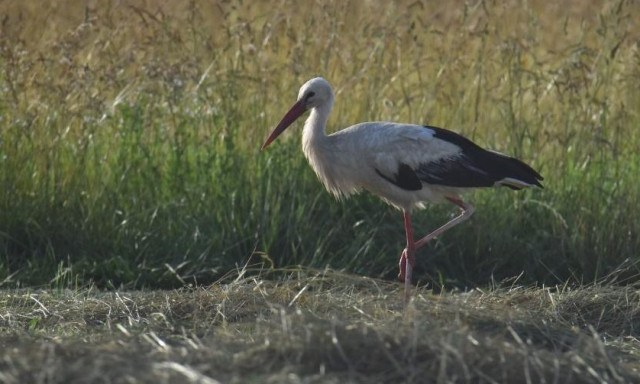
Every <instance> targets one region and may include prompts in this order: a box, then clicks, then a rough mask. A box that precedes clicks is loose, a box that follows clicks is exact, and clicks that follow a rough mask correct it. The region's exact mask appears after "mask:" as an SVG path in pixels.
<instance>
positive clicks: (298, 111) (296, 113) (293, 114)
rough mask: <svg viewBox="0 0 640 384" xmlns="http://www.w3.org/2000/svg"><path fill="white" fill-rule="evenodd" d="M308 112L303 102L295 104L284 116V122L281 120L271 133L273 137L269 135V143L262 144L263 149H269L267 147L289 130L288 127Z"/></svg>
mask: <svg viewBox="0 0 640 384" xmlns="http://www.w3.org/2000/svg"><path fill="white" fill-rule="evenodd" d="M306 111H307V108H306V107H305V106H304V102H303V101H302V100H299V101H297V102H296V103H295V104H293V106H292V107H291V109H289V112H287V114H286V115H284V117H283V118H282V120H280V122H279V123H278V125H277V126H276V127H275V128H274V130H273V132H271V135H269V137H268V138H267V141H265V142H264V144H262V149H265V148H267V146H268V145H269V144H271V142H272V141H273V140H275V139H276V138H277V137H278V136H280V134H281V133H282V132H284V130H285V129H287V127H288V126H290V125H291V124H293V122H294V121H296V119H297V118H298V117H300V116H301V115H302V114H303V113H305V112H306Z"/></svg>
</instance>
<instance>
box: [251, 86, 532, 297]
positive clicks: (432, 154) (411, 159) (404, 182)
mask: <svg viewBox="0 0 640 384" xmlns="http://www.w3.org/2000/svg"><path fill="white" fill-rule="evenodd" d="M333 101H334V95H333V89H332V88H331V85H330V84H329V82H328V81H327V80H325V79H324V78H322V77H316V78H314V79H311V80H309V81H307V82H306V83H305V84H304V85H303V86H302V88H300V91H299V92H298V100H297V101H296V103H295V104H293V106H292V107H291V109H290V110H289V111H288V112H287V114H286V115H285V116H284V117H283V118H282V120H281V121H280V123H278V125H277V126H276V127H275V129H274V130H273V132H272V133H271V135H270V136H269V137H268V138H267V140H266V141H265V143H264V144H263V145H262V149H265V148H266V147H267V146H268V145H269V144H270V143H271V142H272V141H274V140H275V139H276V138H277V137H278V136H279V135H280V134H281V133H282V132H283V131H284V130H285V129H286V128H287V127H288V126H289V125H291V124H292V123H293V122H294V121H295V120H296V119H297V118H298V117H300V116H301V115H302V114H304V113H305V112H306V111H308V110H311V114H310V115H309V117H308V118H307V121H306V122H305V124H304V129H303V131H302V150H303V151H304V154H305V156H306V157H307V159H308V160H309V163H310V164H311V167H312V168H313V170H314V171H315V172H316V174H317V175H318V178H319V179H320V181H321V182H322V184H324V186H325V187H326V188H327V190H328V191H329V192H331V193H332V194H333V195H335V196H336V197H337V198H342V197H346V196H349V195H351V194H353V193H357V192H359V191H360V190H362V189H366V190H368V191H370V192H372V193H374V194H376V195H378V196H379V197H381V198H382V199H383V200H384V201H386V202H387V203H389V204H391V205H392V206H394V207H396V208H398V209H401V210H402V211H403V212H404V226H405V231H406V235H407V247H406V248H405V249H404V250H403V251H402V255H401V256H400V262H399V268H400V274H399V275H398V278H399V279H400V280H401V281H402V280H404V282H405V302H408V301H409V299H410V292H411V274H412V269H413V267H414V265H415V251H416V250H417V249H418V248H420V247H422V246H424V245H425V244H426V243H427V242H429V240H431V239H433V238H435V237H437V236H439V235H441V234H443V233H444V232H445V231H447V230H448V229H450V228H452V227H453V226H455V225H457V224H459V223H461V222H463V221H465V220H467V219H468V218H469V217H470V216H471V215H472V214H473V207H472V206H471V205H470V204H468V203H466V202H464V201H463V200H462V197H461V195H462V193H463V192H465V191H467V190H468V189H469V188H480V187H494V186H505V187H509V188H511V189H516V190H517V189H523V188H527V187H533V186H538V187H542V184H540V181H541V180H543V178H542V176H540V174H539V173H538V172H536V171H535V170H533V169H532V168H531V167H530V166H528V165H527V164H525V163H523V162H522V161H520V160H518V159H514V158H512V157H509V156H507V155H504V154H501V153H498V152H494V151H488V150H485V149H483V148H481V147H479V146H478V145H476V144H475V143H473V142H472V141H471V140H469V139H467V138H465V137H463V136H461V135H458V134H457V133H454V132H451V131H448V130H446V129H442V128H437V127H432V126H426V125H425V126H423V125H413V124H398V123H389V122H381V121H380V122H368V123H360V124H356V125H353V126H351V127H348V128H345V129H343V130H341V131H338V132H335V133H333V134H331V135H327V134H326V132H325V128H326V125H327V120H328V118H329V114H330V113H331V109H332V108H333ZM444 200H448V201H450V202H452V203H453V204H455V205H457V206H458V207H460V210H461V213H460V215H459V216H457V217H455V218H453V219H452V220H451V221H449V222H448V223H446V224H444V225H443V226H442V227H440V228H438V229H436V230H435V231H433V232H432V233H430V234H428V235H426V236H425V237H423V238H421V239H419V240H417V241H416V240H414V237H413V229H412V227H411V210H412V209H413V208H424V203H425V202H431V203H436V202H440V201H444ZM407 261H408V262H407Z"/></svg>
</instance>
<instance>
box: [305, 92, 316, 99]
mask: <svg viewBox="0 0 640 384" xmlns="http://www.w3.org/2000/svg"><path fill="white" fill-rule="evenodd" d="M315 95H316V93H315V92H309V93H307V96H306V97H305V99H306V100H309V99H310V98H312V97H313V96H315Z"/></svg>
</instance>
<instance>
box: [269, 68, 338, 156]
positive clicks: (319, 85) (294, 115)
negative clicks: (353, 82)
mask: <svg viewBox="0 0 640 384" xmlns="http://www.w3.org/2000/svg"><path fill="white" fill-rule="evenodd" d="M332 104H333V89H332V88H331V84H329V82H328V81H327V80H325V79H324V78H322V77H316V78H313V79H311V80H309V81H307V82H306V83H304V84H303V85H302V87H300V91H299V92H298V100H297V101H296V103H295V104H293V106H292V107H291V108H290V109H289V112H287V113H286V114H285V115H284V117H283V118H282V120H280V123H278V125H277V126H276V127H275V128H274V129H273V132H271V135H269V137H268V138H267V140H266V141H265V142H264V144H262V149H265V148H266V147H267V146H268V145H269V144H271V142H272V141H274V140H275V139H276V138H277V137H278V136H280V134H281V133H282V132H284V130H285V129H287V127H289V126H290V125H291V124H293V122H294V121H296V120H297V119H298V117H300V116H302V114H304V113H305V112H306V111H308V110H309V109H313V108H320V107H324V106H328V107H329V108H331V107H332Z"/></svg>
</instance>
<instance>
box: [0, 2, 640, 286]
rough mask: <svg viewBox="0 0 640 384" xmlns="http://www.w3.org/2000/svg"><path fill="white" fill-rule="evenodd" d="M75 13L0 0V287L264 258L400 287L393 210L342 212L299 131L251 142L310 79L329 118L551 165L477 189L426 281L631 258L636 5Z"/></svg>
mask: <svg viewBox="0 0 640 384" xmlns="http://www.w3.org/2000/svg"><path fill="white" fill-rule="evenodd" d="M71 3H72V2H69V4H66V2H65V1H63V2H57V3H55V4H47V5H43V4H42V3H41V2H36V1H25V2H21V3H16V2H4V3H1V4H0V13H1V14H3V15H5V18H4V22H3V23H2V26H1V28H2V31H1V35H0V64H1V65H0V66H1V68H2V71H1V72H0V285H13V286H20V285H40V284H43V285H46V284H50V282H51V281H54V282H55V284H59V282H60V281H67V282H68V284H73V285H77V284H79V283H83V282H84V283H87V282H88V281H92V282H94V283H96V284H98V285H101V286H120V285H127V286H131V287H143V286H153V287H169V286H176V285H183V284H186V283H204V282H209V281H212V280H214V279H216V278H218V277H219V276H221V275H222V274H223V273H225V272H226V271H228V270H230V269H233V268H235V267H236V266H237V265H243V264H245V263H247V262H260V261H267V262H268V263H272V264H274V265H277V266H286V265H293V264H303V265H311V266H314V267H324V266H326V265H330V266H332V267H333V268H344V269H346V270H349V271H352V272H356V273H361V274H367V275H372V276H383V277H388V278H392V277H393V276H394V274H395V273H396V271H395V269H396V261H397V258H398V256H399V253H400V251H401V248H402V242H403V233H402V226H401V224H400V223H401V220H400V216H399V213H398V212H395V211H393V210H392V209H391V208H388V207H386V206H385V205H383V203H381V202H380V201H379V200H377V199H376V198H374V197H372V196H369V195H366V194H364V195H360V196H358V197H356V198H354V199H351V200H350V201H347V202H335V201H334V200H333V199H332V198H331V197H330V196H329V195H328V194H327V193H326V192H325V191H323V189H322V188H321V186H320V184H319V183H318V181H317V180H316V179H315V176H314V175H313V173H312V171H311V170H310V169H309V167H308V166H307V164H306V161H305V160H304V158H303V156H302V154H301V152H300V150H299V135H298V134H297V133H295V132H293V133H291V134H289V135H288V136H287V135H285V137H284V138H283V139H281V140H279V142H278V143H277V145H275V146H273V147H272V148H270V150H269V151H268V152H265V153H261V152H260V151H259V147H260V143H261V142H262V140H263V139H264V137H265V135H266V134H267V132H268V130H269V129H270V127H272V126H273V124H275V123H276V122H277V120H278V119H279V117H280V115H281V114H282V113H283V112H284V111H285V110H286V108H287V107H288V104H289V103H290V102H292V101H293V99H294V97H295V94H296V91H297V89H298V87H299V85H300V84H301V83H302V82H303V81H304V80H306V79H307V78H310V77H312V76H317V75H322V76H325V77H327V78H328V79H330V81H331V82H332V83H333V84H335V85H336V86H337V103H336V109H335V111H334V113H333V116H332V118H331V121H330V126H331V127H332V128H331V129H332V130H333V129H338V128H341V127H345V126H348V125H350V124H353V123H356V122H360V121H367V120H378V119H381V120H397V121H407V122H423V123H429V124H432V125H437V126H444V127H447V128H449V129H452V130H455V131H458V132H461V133H463V134H465V135H468V136H469V137H471V138H473V139H474V140H476V141H477V142H479V143H480V144H482V145H484V146H487V147H491V148H494V149H496V150H499V151H502V152H506V153H509V154H512V155H516V156H518V157H520V158H522V159H524V160H525V161H527V162H529V163H531V164H532V165H533V166H534V167H535V168H537V169H540V171H541V172H542V174H543V175H544V176H545V189H544V190H540V191H528V192H524V193H517V194H514V193H511V192H510V191H498V190H496V191H482V192H478V193H476V194H475V195H473V196H472V197H471V196H470V200H472V201H473V202H474V203H475V205H476V208H477V214H476V215H475V216H474V218H473V219H472V220H471V221H470V222H469V223H467V224H465V225H464V226H460V227H459V228H456V230H454V231H451V232H450V233H448V234H447V235H446V236H444V237H442V238H441V239H438V240H437V241H435V242H433V243H432V244H430V246H429V247H428V248H427V249H426V250H425V251H422V252H421V253H420V255H419V262H418V263H419V265H418V271H417V273H418V276H419V277H420V278H421V279H422V280H424V281H429V282H431V283H434V284H436V285H442V284H446V285H455V286H467V285H473V284H483V283H486V282H488V281H490V280H491V279H503V278H507V277H511V276H516V275H519V274H521V273H522V272H524V273H523V274H522V276H523V277H522V278H523V279H524V281H528V282H534V281H536V282H541V283H547V284H553V283H556V282H559V281H565V280H567V279H569V278H571V279H574V280H576V281H593V280H595V279H598V278H599V277H602V276H604V275H606V274H607V273H608V272H609V271H611V270H613V269H615V268H616V267H617V266H618V265H620V264H621V263H623V262H625V261H627V262H631V263H634V262H635V261H637V260H638V256H639V251H640V236H639V234H640V221H639V220H638V219H637V212H638V207H640V185H639V184H638V182H637V175H638V173H639V172H640V156H639V155H638V153H640V135H638V133H637V128H638V127H639V126H640V116H639V114H638V106H640V69H639V68H640V65H638V64H639V60H640V59H639V55H638V43H637V42H638V37H639V29H638V24H637V22H635V20H638V17H639V16H640V15H639V11H638V7H637V6H636V4H634V3H633V2H628V1H620V2H609V1H602V2H597V1H596V2H590V3H589V4H583V2H579V1H575V2H568V3H567V2H565V3H563V5H562V6H560V5H552V4H548V3H547V2H544V1H529V2H521V1H516V0H512V1H508V2H506V3H505V2H502V3H489V2H480V3H478V4H477V5H475V6H470V5H469V4H467V3H462V2H457V3H455V4H446V5H437V4H423V3H421V2H403V1H400V2H394V3H392V4H386V3H384V2H373V3H372V2H357V1H350V2H338V1H335V2H329V3H326V4H325V5H322V6H320V5H319V4H316V3H304V4H297V3H296V4H294V3H293V2H290V1H288V0H285V1H283V2H280V3H277V4H276V3H273V2H272V3H258V2H236V1H231V2H225V3H210V2H201V1H191V2H182V3H180V2H176V3H173V2H172V3H166V4H161V5H158V4H147V3H142V2H141V3H139V4H138V3H136V2H134V3H136V4H133V3H132V4H128V5H125V4H115V3H102V2H98V3H94V4H93V3H92V4H89V3H87V4H88V5H87V6H86V7H84V8H82V7H78V6H77V4H75V2H73V4H71ZM56 4H58V5H56ZM65 4H66V6H65ZM71 5H73V6H71ZM559 7H562V8H561V9H560V8H559ZM44 17H46V20H45V19H43V18H44ZM292 131H295V130H292ZM451 214H452V209H451V207H444V206H443V207H433V208H432V209H429V210H428V211H426V212H424V213H421V214H419V215H416V218H417V222H416V228H420V229H421V230H422V231H423V232H427V231H428V230H429V229H432V228H434V227H435V226H437V225H438V224H439V223H441V222H443V221H445V220H446V219H447V217H449V216H450V215H451ZM61 271H62V272H64V273H61ZM72 273H73V274H76V275H75V276H71V275H70V274H72Z"/></svg>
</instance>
